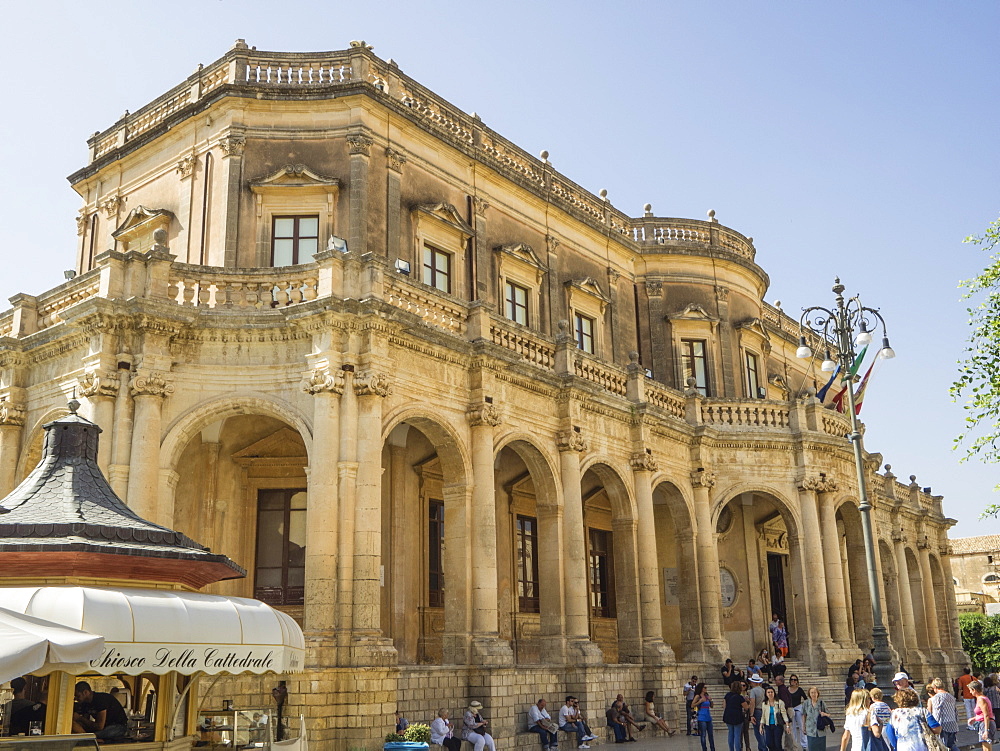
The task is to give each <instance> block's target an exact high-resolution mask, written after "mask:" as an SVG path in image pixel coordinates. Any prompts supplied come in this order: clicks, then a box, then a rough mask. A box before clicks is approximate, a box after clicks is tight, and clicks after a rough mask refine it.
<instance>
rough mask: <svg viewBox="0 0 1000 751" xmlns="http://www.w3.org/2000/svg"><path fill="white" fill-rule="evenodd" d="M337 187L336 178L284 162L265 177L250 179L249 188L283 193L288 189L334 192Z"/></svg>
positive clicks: (257, 190)
mask: <svg viewBox="0 0 1000 751" xmlns="http://www.w3.org/2000/svg"><path fill="white" fill-rule="evenodd" d="M339 188H340V181H339V180H337V178H335V177H326V176H324V175H320V174H317V173H316V172H313V171H312V170H311V169H309V168H308V167H306V166H305V165H304V164H286V165H285V166H284V167H282V168H281V169H279V170H278V171H277V172H275V173H273V174H271V175H268V176H267V177H261V178H258V179H256V180H251V181H250V190H252V191H253V192H254V193H257V194H261V193H264V194H267V193H274V192H281V193H284V192H285V191H288V190H295V191H297V192H304V191H309V192H323V193H335V192H337V190H338V189H339Z"/></svg>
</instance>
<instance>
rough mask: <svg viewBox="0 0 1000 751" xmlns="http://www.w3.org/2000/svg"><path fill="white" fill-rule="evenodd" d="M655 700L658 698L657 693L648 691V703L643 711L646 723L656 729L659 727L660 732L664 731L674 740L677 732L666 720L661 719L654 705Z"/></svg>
mask: <svg viewBox="0 0 1000 751" xmlns="http://www.w3.org/2000/svg"><path fill="white" fill-rule="evenodd" d="M655 698H656V692H655V691H647V692H646V702H645V705H644V707H643V710H644V711H645V713H646V722H649V723H652V724H653V725H656V727H658V728H659V729H660V730H662V731H663V732H664V733H666V734H667V735H668V736H670V737H671V738H673V737H674V733H676V732H677V731H676V730H674V729H673V728H672V727H670V724H669V723H668V722H667V721H666V719H664V718H663V717H660V716H659V715H658V714H656V704H654V703H653V699H655Z"/></svg>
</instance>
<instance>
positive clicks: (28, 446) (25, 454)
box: [14, 407, 111, 486]
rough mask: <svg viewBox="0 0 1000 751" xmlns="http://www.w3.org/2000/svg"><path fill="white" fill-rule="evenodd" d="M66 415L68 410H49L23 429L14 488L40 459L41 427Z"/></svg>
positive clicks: (42, 432)
mask: <svg viewBox="0 0 1000 751" xmlns="http://www.w3.org/2000/svg"><path fill="white" fill-rule="evenodd" d="M68 414H69V410H68V409H66V408H64V407H63V408H58V407H57V408H54V409H50V410H48V411H47V412H46V413H45V414H44V415H42V417H40V418H39V419H38V420H37V421H36V422H35V423H34V424H33V425H32V426H31V428H30V430H29V429H27V428H25V429H24V435H25V438H24V439H22V443H21V453H20V455H19V456H18V457H17V473H16V477H15V481H14V484H15V486H16V485H19V484H20V483H21V481H22V480H24V478H25V477H27V476H28V475H29V474H30V473H31V470H33V469H34V468H35V467H36V466H38V462H39V461H41V459H42V442H43V439H44V438H45V431H44V430H43V429H42V426H43V425H47V424H48V423H50V422H52V421H53V420H58V419H60V418H62V417H65V416H66V415H68ZM101 440H105V441H110V440H111V436H110V435H109V434H104V435H102V436H101Z"/></svg>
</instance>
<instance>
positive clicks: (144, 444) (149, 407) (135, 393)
mask: <svg viewBox="0 0 1000 751" xmlns="http://www.w3.org/2000/svg"><path fill="white" fill-rule="evenodd" d="M129 390H130V391H131V393H132V399H133V401H134V402H135V418H134V426H133V429H132V450H131V452H130V468H129V478H128V495H127V502H128V505H129V508H131V509H132V510H133V511H134V512H135V513H137V514H138V515H139V516H141V517H143V518H144V519H148V520H149V521H152V522H155V523H157V524H163V525H165V526H170V525H171V524H172V520H170V519H161V518H159V515H160V509H159V503H158V501H157V497H158V495H159V474H160V410H161V408H162V406H163V399H164V398H166V397H168V396H170V395H171V394H172V393H173V392H174V387H173V385H172V384H170V383H169V382H168V381H167V380H166V379H165V378H164V376H163V374H162V373H158V372H156V371H146V372H142V371H140V372H139V373H136V375H135V377H133V378H132V380H131V381H130V382H129Z"/></svg>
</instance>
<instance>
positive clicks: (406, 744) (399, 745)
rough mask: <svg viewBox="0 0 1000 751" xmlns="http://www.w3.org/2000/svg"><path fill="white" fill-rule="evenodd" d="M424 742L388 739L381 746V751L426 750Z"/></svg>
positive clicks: (426, 746)
mask: <svg viewBox="0 0 1000 751" xmlns="http://www.w3.org/2000/svg"><path fill="white" fill-rule="evenodd" d="M427 748H428V745H427V744H426V743H411V742H410V741H388V742H387V743H386V744H385V745H383V746H382V751H426V749H427Z"/></svg>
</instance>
